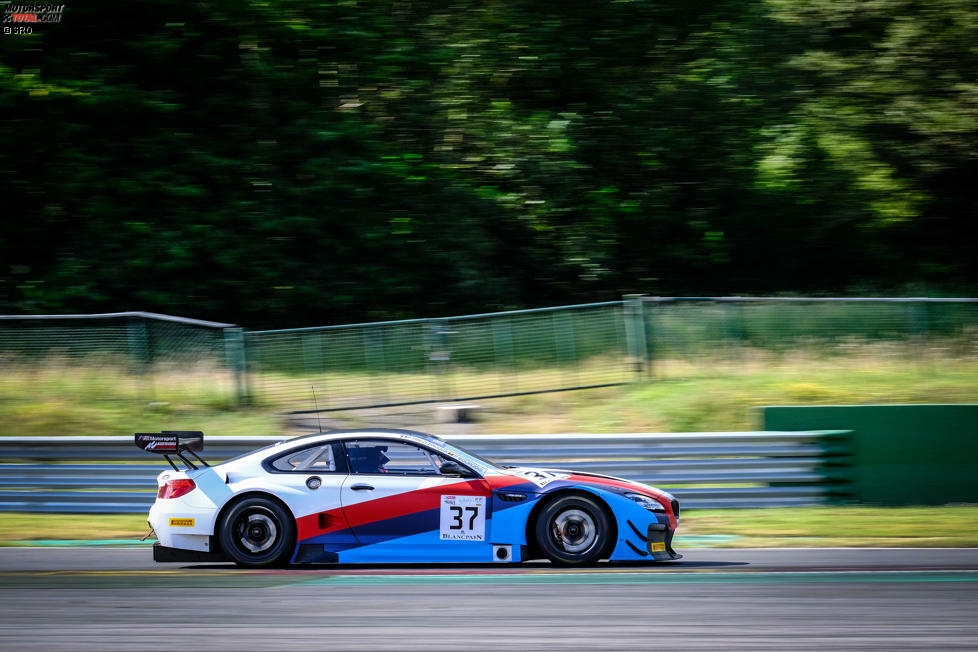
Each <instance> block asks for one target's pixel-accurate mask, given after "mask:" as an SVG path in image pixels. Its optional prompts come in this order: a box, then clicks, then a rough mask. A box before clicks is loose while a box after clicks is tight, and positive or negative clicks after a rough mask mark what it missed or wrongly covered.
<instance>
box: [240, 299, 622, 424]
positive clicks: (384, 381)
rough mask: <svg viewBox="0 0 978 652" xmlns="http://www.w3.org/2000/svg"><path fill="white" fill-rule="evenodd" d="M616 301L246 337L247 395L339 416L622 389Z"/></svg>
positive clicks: (619, 306)
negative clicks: (349, 411) (374, 409)
mask: <svg viewBox="0 0 978 652" xmlns="http://www.w3.org/2000/svg"><path fill="white" fill-rule="evenodd" d="M622 305H623V304H622V302H620V301H615V302H608V303H599V304H585V305H579V306H561V307H557V308H544V309H537V310H526V311H513V312H504V313H489V314H484V315H468V316H462V317H448V318H441V319H430V320H408V321H401V322H382V323H374V324H354V325H350V326H328V327H322V328H304V329H292V330H284V331H255V332H249V333H247V334H246V342H247V347H246V348H247V352H248V353H247V355H248V359H249V370H250V379H251V381H252V384H251V389H252V390H253V391H254V393H255V396H256V397H257V398H258V400H260V401H262V402H265V403H270V404H273V405H277V406H280V407H283V408H286V409H300V410H301V409H302V408H305V409H319V410H340V409H350V408H354V407H376V406H391V405H408V404H416V403H426V402H444V401H464V400H474V399H478V398H487V397H496V396H512V395H518V394H525V393H535V392H544V391H560V390H567V389H575V388H582V387H596V386H605V385H612V384H617V383H624V382H627V381H629V380H630V379H631V374H630V372H629V369H628V367H627V364H626V342H625V335H624V324H623V319H622Z"/></svg>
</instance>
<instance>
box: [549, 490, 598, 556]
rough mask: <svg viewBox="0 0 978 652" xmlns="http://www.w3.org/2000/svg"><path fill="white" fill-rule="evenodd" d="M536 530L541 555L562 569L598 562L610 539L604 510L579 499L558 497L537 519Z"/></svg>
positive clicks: (580, 497) (590, 500)
mask: <svg viewBox="0 0 978 652" xmlns="http://www.w3.org/2000/svg"><path fill="white" fill-rule="evenodd" d="M535 529H536V540H537V545H538V546H539V548H540V551H541V552H542V553H543V554H544V555H546V557H547V558H548V559H549V560H550V561H551V562H553V563H554V564H560V565H562V566H583V565H587V564H593V563H594V562H596V561H598V560H599V559H600V558H601V554H602V553H603V552H604V550H605V548H606V547H607V545H608V540H609V537H610V536H611V523H610V521H609V520H608V514H607V512H605V510H604V508H602V507H601V505H599V504H598V503H597V501H595V500H592V499H591V498H587V497H585V496H578V495H568V496H561V497H559V498H556V499H554V500H553V501H551V502H550V503H549V504H547V505H546V506H545V507H544V508H543V510H542V511H541V512H540V514H539V515H538V516H537V522H536V528H535Z"/></svg>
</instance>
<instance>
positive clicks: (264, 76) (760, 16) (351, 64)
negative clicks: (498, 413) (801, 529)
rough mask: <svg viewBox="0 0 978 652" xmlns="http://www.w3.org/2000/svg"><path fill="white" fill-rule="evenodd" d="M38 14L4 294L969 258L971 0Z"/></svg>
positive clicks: (383, 5) (295, 315) (595, 295)
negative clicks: (52, 21) (57, 17)
mask: <svg viewBox="0 0 978 652" xmlns="http://www.w3.org/2000/svg"><path fill="white" fill-rule="evenodd" d="M35 31H36V32H38V33H37V34H33V35H29V36H9V35H8V36H4V37H3V38H2V39H0V115H2V116H3V124H4V136H3V139H2V141H0V142H2V145H0V192H2V197H3V202H4V209H3V217H2V219H0V312H5V313H20V312H31V313H58V312H75V311H103V310H119V309H142V310H157V311H161V312H169V313H177V314H186V315H191V316H196V317H203V318H214V319H219V320H221V321H234V322H238V323H242V324H246V325H248V326H250V327H261V326H264V325H268V326H290V325H308V324H312V323H327V322H343V321H357V320H360V319H384V318H401V317H411V316H417V315H424V316H435V315H439V314H462V313H466V312H483V311H487V310H493V309H505V308H514V307H524V306H538V305H553V304H555V303H562V302H577V301H594V300H599V299H614V298H617V297H618V296H620V295H621V294H623V293H628V292H644V293H650V294H663V295H667V294H725V293H773V292H804V293H819V292H845V291H855V290H856V289H857V288H861V289H865V288H870V289H872V290H874V291H881V292H901V291H906V290H907V289H908V288H920V287H927V288H937V289H938V291H947V292H972V291H973V289H974V287H975V281H976V280H978V226H976V225H978V219H976V218H978V214H976V212H978V208H976V207H978V184H976V183H975V179H976V178H978V174H976V173H978V150H976V148H975V146H974V143H975V142H976V140H975V139H976V136H978V74H976V73H978V46H976V43H978V6H976V5H975V4H974V3H973V2H971V1H969V0H933V1H931V2H927V3H917V2H911V1H908V0H871V1H866V2H851V1H850V0H809V1H807V2H804V3H800V2H793V1H790V0H764V1H756V0H752V1H742V0H736V1H729V2H723V1H719V2H703V1H698V0H690V1H685V2H675V1H673V0H665V1H658V2H652V1H644V0H634V1H626V0H596V1H594V2H559V3H558V2H548V1H546V0H534V1H533V2H529V1H526V0H486V1H481V2H479V1H473V2H434V1H417V0H416V1H411V2H407V1H399V0H398V1H391V0H387V1H383V2H381V1H372V0H360V1H353V0H345V1H340V2H336V1H333V2H318V1H317V2H307V1H303V0H267V1H263V2H257V1H254V2H252V1H238V0H233V1H229V2H224V1H222V2H213V1H211V2H175V1H173V0H146V1H145V2H141V3H138V4H132V3H123V2H114V1H108V2H102V3H95V4H83V3H72V4H70V5H67V6H66V8H65V11H64V18H63V21H62V23H61V24H58V25H42V26H39V28H38V29H36V30H35Z"/></svg>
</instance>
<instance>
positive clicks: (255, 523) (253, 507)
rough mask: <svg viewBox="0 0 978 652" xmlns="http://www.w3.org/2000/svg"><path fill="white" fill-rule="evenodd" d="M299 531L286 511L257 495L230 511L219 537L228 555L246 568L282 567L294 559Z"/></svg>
mask: <svg viewBox="0 0 978 652" xmlns="http://www.w3.org/2000/svg"><path fill="white" fill-rule="evenodd" d="M295 530H296V528H295V520H294V519H293V518H292V516H291V515H290V514H289V513H288V512H287V511H286V510H285V508H283V507H282V506H281V505H279V504H278V503H276V502H274V501H272V500H269V499H268V498H262V497H259V496H255V497H253V498H245V499H244V500H242V501H240V502H238V503H236V504H235V505H234V506H233V507H232V508H231V509H230V510H228V512H227V514H225V515H224V518H223V519H222V520H221V527H220V532H219V533H218V538H219V539H220V542H221V548H222V549H223V550H224V552H225V553H227V555H228V556H229V557H231V559H233V560H234V561H236V562H237V563H238V564H241V565H242V566H281V565H283V564H286V563H288V561H289V558H290V557H291V556H292V548H293V545H294V543H295V534H296V532H295Z"/></svg>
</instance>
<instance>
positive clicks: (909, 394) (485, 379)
mask: <svg viewBox="0 0 978 652" xmlns="http://www.w3.org/2000/svg"><path fill="white" fill-rule="evenodd" d="M925 353H926V355H925ZM594 364H595V365H597V362H595V363H594ZM602 368H603V367H602ZM654 374H655V375H654V377H653V378H649V379H647V380H643V381H640V382H634V383H631V384H629V385H625V386H619V387H609V388H604V389H596V390H586V391H575V392H562V393H553V394H538V395H529V396H521V397H514V398H504V399H489V400H485V401H480V404H481V405H482V407H483V409H482V410H481V411H480V412H479V413H478V415H477V418H478V419H479V422H478V423H476V424H472V425H471V426H469V430H470V431H472V432H484V433H498V432H511V433H548V432H690V431H714V430H716V431H731V430H755V429H757V428H759V427H760V423H759V418H758V413H757V411H756V410H755V409H754V408H757V407H760V406H763V405H840V404H852V405H858V404H871V403H974V402H978V364H975V361H974V360H973V359H971V358H969V357H967V356H961V357H955V356H952V355H950V354H949V353H948V352H942V351H927V352H924V353H921V354H920V356H919V358H918V359H916V360H911V359H908V358H907V357H906V356H905V355H902V354H900V353H898V352H896V353H895V352H893V351H889V350H887V349H885V348H880V347H876V348H873V346H872V345H868V344H867V345H865V346H864V347H861V348H857V349H854V350H853V351H851V352H850V354H849V355H845V356H843V355H832V356H818V355H815V354H805V353H802V352H794V353H792V354H790V355H789V354H783V355H781V356H774V355H773V354H770V353H766V352H759V351H751V350H739V351H736V352H732V353H730V354H729V355H727V356H725V357H723V358H711V359H706V358H702V359H696V360H692V359H689V360H671V361H670V360H660V361H657V363H656V366H655V369H654ZM226 376H227V374H226V373H223V372H220V371H215V370H213V369H206V368H205V369H194V370H187V371H181V372H179V373H178V372H175V371H163V370H161V371H158V372H156V373H154V374H151V375H148V376H140V377H134V376H132V375H129V374H127V373H124V372H123V371H120V370H119V369H117V368H113V369H104V368H92V367H84V366H70V365H64V366H55V365H49V366H39V367H37V368H24V367H9V366H8V367H3V368H0V423H2V424H3V427H2V432H0V435H54V434H73V435H77V434H87V435H95V434H99V435H110V434H131V433H132V432H134V431H138V430H147V431H152V430H160V429H190V430H203V431H204V432H206V433H210V434H227V435H280V434H290V433H288V431H287V430H288V424H287V421H286V419H285V418H284V417H282V416H281V413H282V412H283V411H285V410H287V409H294V408H296V407H300V406H298V405H296V404H293V403H288V402H281V401H277V400H275V399H274V397H273V396H265V397H262V396H261V395H259V398H260V400H262V401H264V402H263V403H261V404H259V405H258V406H255V407H251V408H248V409H236V408H235V407H234V405H233V394H232V392H231V386H230V384H229V379H228V378H227V377H226ZM532 376H539V378H532ZM520 377H521V379H523V380H525V381H526V382H527V383H528V385H527V386H530V385H533V386H546V385H547V383H548V382H552V381H553V378H560V377H561V371H560V370H555V369H540V370H537V371H534V372H522V373H521V376H520ZM548 379H549V381H548ZM402 380H403V379H402ZM416 380H417V382H416V383H414V385H417V387H418V388H429V386H430V378H427V377H425V376H421V375H419V376H418V378H417V379H416ZM279 381H281V382H286V381H289V382H290V383H292V384H295V383H311V382H313V381H315V382H317V383H321V384H322V385H323V386H330V387H334V388H344V387H346V388H358V387H359V388H361V391H366V390H363V389H362V388H364V387H367V386H369V382H368V378H367V377H366V376H362V375H361V376H356V375H355V374H342V375H340V374H337V375H335V377H329V378H328V379H327V378H320V377H315V378H312V377H310V378H305V377H301V378H295V377H293V378H291V379H287V378H285V377H282V378H279V377H269V378H266V379H264V381H260V379H255V382H254V384H255V385H256V386H258V387H260V386H263V385H265V384H274V383H276V382H279ZM463 381H464V383H463ZM453 382H455V383H456V384H465V385H466V386H467V387H469V386H471V387H474V388H476V389H479V388H481V390H485V388H497V387H498V385H499V383H498V378H497V376H496V375H495V374H493V373H485V372H476V371H472V372H464V371H459V372H458V373H456V374H455V376H454V381H453ZM305 386H306V385H305V384H303V387H305ZM399 386H400V385H399ZM481 390H480V391H481ZM334 391H339V389H336V390H334ZM349 391H354V389H349ZM419 391H420V390H419ZM425 391H427V390H425ZM473 391H475V390H473ZM283 396H284V397H286V398H283V399H282V401H294V400H298V399H297V397H294V396H292V395H291V394H290V393H288V392H286V393H285V394H283ZM426 397H427V394H425V395H424V396H421V395H418V396H413V395H407V394H405V395H403V396H401V395H389V396H387V397H386V399H387V400H389V401H391V402H396V401H399V400H412V399H417V398H426ZM361 398H363V399H364V400H367V398H368V397H361ZM301 407H309V405H308V404H306V403H303V404H302V405H301ZM395 411H396V412H397V413H398V418H400V419H401V420H402V421H403V422H400V423H396V424H395V423H392V421H391V417H390V416H388V417H387V418H385V419H384V420H383V422H382V424H383V425H386V426H388V427H389V426H392V425H400V426H403V427H420V428H421V429H425V428H426V427H430V428H429V429H432V430H434V431H435V432H438V429H437V424H435V426H432V425H431V424H432V422H433V421H435V418H434V416H433V413H434V407H433V406H416V407H413V408H399V409H396V410H395ZM374 414H375V413H374V412H370V411H367V412H356V411H350V412H343V413H329V414H327V415H325V416H324V417H323V418H324V420H326V421H328V422H329V423H331V424H333V425H342V426H344V427H351V426H361V425H377V424H375V423H374V422H373V421H372V419H373V418H374V416H373V415H374ZM293 434H294V433H293Z"/></svg>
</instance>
